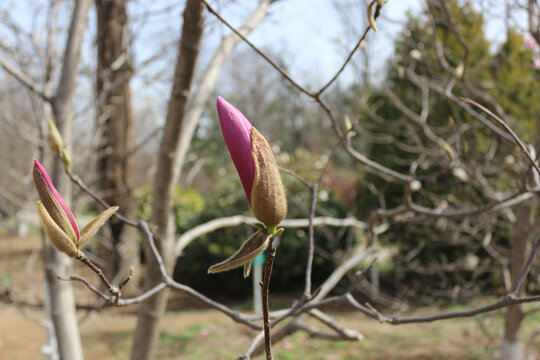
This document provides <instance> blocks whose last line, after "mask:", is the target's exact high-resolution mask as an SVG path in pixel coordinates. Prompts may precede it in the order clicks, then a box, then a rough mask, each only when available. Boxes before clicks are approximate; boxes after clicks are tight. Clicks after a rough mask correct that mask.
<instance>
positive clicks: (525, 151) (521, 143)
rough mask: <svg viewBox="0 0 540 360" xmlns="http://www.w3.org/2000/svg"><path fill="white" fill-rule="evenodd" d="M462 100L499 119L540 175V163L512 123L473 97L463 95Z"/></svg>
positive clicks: (496, 119)
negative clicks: (468, 97)
mask: <svg viewBox="0 0 540 360" xmlns="http://www.w3.org/2000/svg"><path fill="white" fill-rule="evenodd" d="M459 99H460V100H461V101H463V102H466V103H467V104H471V105H473V106H475V107H477V108H479V109H480V110H482V111H483V112H485V113H486V114H488V115H489V116H491V117H492V118H493V119H494V120H495V121H497V123H498V124H499V125H501V126H502V127H503V128H504V130H506V132H508V133H509V134H510V136H512V138H513V139H514V141H515V142H516V143H517V145H518V146H519V149H520V150H521V151H522V152H523V153H524V154H525V156H526V157H527V159H528V160H529V162H530V163H531V165H532V166H534V168H535V169H536V171H537V172H538V174H539V175H540V167H539V166H538V164H537V163H536V161H535V160H534V159H533V157H532V156H531V154H530V153H529V151H527V147H526V146H525V144H524V143H523V141H521V139H520V138H519V136H517V134H516V133H515V131H514V130H512V128H511V127H510V125H508V123H507V122H506V121H504V120H503V119H501V118H500V117H499V116H497V115H496V114H494V113H493V112H492V111H491V110H489V109H488V108H486V107H485V106H483V105H481V104H479V103H477V102H476V101H474V100H472V99H467V98H463V97H460V98H459Z"/></svg>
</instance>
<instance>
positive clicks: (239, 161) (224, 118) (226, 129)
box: [217, 97, 255, 205]
mask: <svg viewBox="0 0 540 360" xmlns="http://www.w3.org/2000/svg"><path fill="white" fill-rule="evenodd" d="M217 110H218V116H219V123H220V125H221V131H222V132H223V137H224V138H225V143H226V144H227V148H228V149H229V154H230V155H231V159H232V161H233V163H234V166H235V167H236V171H237V172H238V175H240V181H242V186H243V187H244V191H245V192H246V196H247V198H248V201H249V204H250V205H251V189H252V188H253V180H254V179H255V164H254V163H253V158H252V157H251V127H252V126H251V124H250V122H249V120H248V119H246V117H245V116H244V115H243V114H242V113H241V112H240V111H239V110H238V109H236V108H235V107H234V106H232V105H231V104H229V103H228V102H227V101H225V100H224V99H223V98H222V97H218V98H217Z"/></svg>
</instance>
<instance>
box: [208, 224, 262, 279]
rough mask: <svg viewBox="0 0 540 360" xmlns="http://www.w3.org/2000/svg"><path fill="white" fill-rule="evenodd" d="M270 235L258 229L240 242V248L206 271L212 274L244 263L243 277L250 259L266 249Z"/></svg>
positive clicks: (245, 274) (246, 274) (247, 271)
mask: <svg viewBox="0 0 540 360" xmlns="http://www.w3.org/2000/svg"><path fill="white" fill-rule="evenodd" d="M271 237H272V235H270V234H265V233H264V232H262V231H260V230H259V231H257V232H256V233H255V234H253V235H251V237H250V238H249V239H247V240H246V241H245V242H244V243H243V244H242V246H241V247H240V249H238V251H236V252H235V253H234V254H233V255H232V256H231V257H229V258H228V259H226V260H224V261H222V262H220V263H217V264H215V265H212V266H210V268H209V269H208V273H209V274H214V273H218V272H223V271H227V270H231V269H235V268H237V267H240V266H242V265H244V278H245V277H247V276H248V275H249V270H250V268H251V261H252V260H253V259H255V258H256V257H257V256H258V255H259V254H260V253H262V252H263V251H264V250H266V247H267V246H268V244H269V242H270V238H271ZM247 264H249V265H247ZM246 265H247V267H246Z"/></svg>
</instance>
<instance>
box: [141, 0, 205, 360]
mask: <svg viewBox="0 0 540 360" xmlns="http://www.w3.org/2000/svg"><path fill="white" fill-rule="evenodd" d="M183 17H184V22H183V25H182V34H181V38H180V48H179V52H178V58H177V62H176V68H175V72H174V81H173V88H172V92H171V97H170V100H169V107H168V112H167V120H166V123H165V128H164V131H163V138H162V140H161V144H160V148H159V154H158V164H157V172H156V175H155V180H154V185H153V192H152V196H153V200H152V217H151V223H152V225H153V226H154V227H155V229H156V235H157V239H156V240H157V241H156V245H157V246H158V249H159V251H160V253H161V254H162V256H163V261H164V264H165V267H166V269H167V272H169V273H171V271H172V269H173V267H174V259H175V257H174V255H173V242H174V223H173V218H172V216H171V206H172V193H173V190H174V186H175V184H176V177H177V176H178V171H177V170H175V169H174V163H175V160H176V156H177V154H178V150H177V149H178V143H179V141H180V132H181V129H182V124H183V121H184V117H185V114H186V111H187V104H188V99H189V94H190V90H191V86H192V83H193V78H194V74H195V66H196V64H197V59H198V55H199V51H200V44H201V39H202V35H203V29H204V6H203V4H202V3H201V2H200V1H199V0H188V1H187V3H186V7H185V10H184V14H183ZM145 250H146V253H147V254H150V253H151V251H150V249H148V246H147V245H146V243H145ZM161 280H162V279H161V274H160V271H159V268H158V266H157V264H156V262H155V260H154V259H153V258H152V257H151V256H149V257H148V258H147V271H146V278H145V283H144V288H145V290H148V289H150V288H151V287H153V286H155V285H156V284H157V283H159V282H160V281H161ZM168 295H169V290H163V291H161V292H159V293H158V294H156V295H154V296H152V297H151V298H149V299H148V300H145V301H144V302H143V303H142V304H141V306H140V307H139V313H138V321H137V328H136V330H135V336H134V339H133V347H132V350H131V359H133V360H142V359H153V358H155V354H156V350H157V345H158V343H159V325H160V322H161V319H162V317H163V314H164V313H165V308H166V306H167V298H168Z"/></svg>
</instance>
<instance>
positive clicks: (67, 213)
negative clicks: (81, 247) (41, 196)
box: [34, 160, 79, 239]
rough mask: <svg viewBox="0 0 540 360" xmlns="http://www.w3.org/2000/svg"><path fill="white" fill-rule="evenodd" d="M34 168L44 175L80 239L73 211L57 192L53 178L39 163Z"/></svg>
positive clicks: (35, 163) (35, 161)
mask: <svg viewBox="0 0 540 360" xmlns="http://www.w3.org/2000/svg"><path fill="white" fill-rule="evenodd" d="M34 166H35V167H36V168H37V169H38V170H39V172H40V173H41V175H43V179H45V182H46V183H47V186H48V187H49V189H51V192H52V193H53V196H54V198H55V199H56V201H58V203H59V204H60V206H61V207H62V209H63V210H64V213H65V214H66V216H67V218H68V219H69V222H70V223H71V226H72V227H73V230H74V231H75V235H77V239H79V228H78V227H77V223H76V222H75V218H74V217H73V214H72V213H71V210H69V207H68V206H67V205H66V203H65V202H64V199H62V196H61V195H60V194H59V193H58V191H56V189H55V187H54V185H53V183H52V181H51V178H50V177H49V174H47V170H45V168H44V167H43V165H41V164H40V163H39V161H37V160H34Z"/></svg>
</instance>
